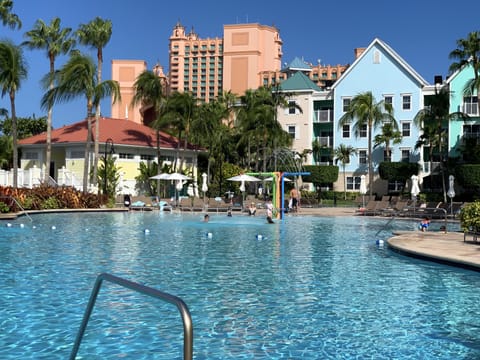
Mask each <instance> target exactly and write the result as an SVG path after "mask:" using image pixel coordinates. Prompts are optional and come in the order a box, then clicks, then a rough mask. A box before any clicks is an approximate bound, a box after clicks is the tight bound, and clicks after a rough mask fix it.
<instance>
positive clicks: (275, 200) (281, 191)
mask: <svg viewBox="0 0 480 360" xmlns="http://www.w3.org/2000/svg"><path fill="white" fill-rule="evenodd" d="M247 175H251V176H262V177H268V176H271V177H272V178H273V179H272V193H271V198H272V204H273V207H274V208H275V209H277V213H276V218H277V219H283V215H284V213H285V210H286V209H285V206H284V204H285V178H286V177H287V176H304V175H310V173H309V172H303V171H302V172H279V171H274V172H257V173H253V172H252V173H250V172H249V173H247Z"/></svg>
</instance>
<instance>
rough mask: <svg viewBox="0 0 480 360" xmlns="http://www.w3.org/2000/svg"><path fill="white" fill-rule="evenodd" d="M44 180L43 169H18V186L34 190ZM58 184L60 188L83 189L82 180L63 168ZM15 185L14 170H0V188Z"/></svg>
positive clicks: (59, 173)
mask: <svg viewBox="0 0 480 360" xmlns="http://www.w3.org/2000/svg"><path fill="white" fill-rule="evenodd" d="M43 178H44V175H43V171H42V169H39V168H37V167H36V166H34V167H33V168H30V169H28V170H23V169H18V174H17V186H18V187H26V188H30V189H31V188H33V187H35V186H38V185H40V184H41V183H42V181H43ZM56 184H57V185H59V186H63V185H65V186H73V187H75V188H77V189H79V190H81V189H82V179H81V178H79V177H78V176H76V175H75V173H74V172H72V171H70V170H67V169H65V167H62V168H61V169H59V170H58V179H57V180H56ZM12 185H13V170H0V186H12Z"/></svg>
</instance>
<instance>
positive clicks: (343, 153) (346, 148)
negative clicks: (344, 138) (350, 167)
mask: <svg viewBox="0 0 480 360" xmlns="http://www.w3.org/2000/svg"><path fill="white" fill-rule="evenodd" d="M356 153H357V150H356V149H355V148H354V147H353V146H351V145H345V144H340V145H339V146H338V147H337V148H336V149H335V150H334V153H333V154H334V157H335V164H338V162H340V163H341V164H342V170H343V195H344V198H345V200H347V178H346V176H345V167H346V165H347V164H349V163H350V157H351V156H352V155H355V154H356Z"/></svg>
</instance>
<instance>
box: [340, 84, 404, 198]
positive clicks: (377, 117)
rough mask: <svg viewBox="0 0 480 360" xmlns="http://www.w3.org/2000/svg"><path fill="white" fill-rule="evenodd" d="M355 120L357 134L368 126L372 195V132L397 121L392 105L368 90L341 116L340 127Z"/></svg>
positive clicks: (369, 173) (352, 102)
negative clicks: (377, 99) (380, 126)
mask: <svg viewBox="0 0 480 360" xmlns="http://www.w3.org/2000/svg"><path fill="white" fill-rule="evenodd" d="M353 121H355V122H354V124H353V132H354V134H355V136H359V134H360V129H361V128H362V127H364V126H365V125H366V126H367V131H368V137H367V142H368V183H369V192H370V197H372V195H373V186H372V185H373V159H372V144H373V139H372V132H373V130H374V129H375V128H376V127H378V126H379V125H383V124H384V123H388V122H395V118H394V117H393V108H392V105H391V104H389V103H386V102H385V101H384V100H381V101H379V102H376V101H375V97H374V96H373V94H372V92H370V91H367V92H364V93H361V94H358V95H357V96H355V97H354V98H353V99H352V100H351V102H350V105H349V107H348V109H347V111H346V113H345V114H344V115H343V116H342V117H341V118H340V121H339V123H338V125H339V128H342V127H343V126H344V125H347V124H350V123H352V122H353Z"/></svg>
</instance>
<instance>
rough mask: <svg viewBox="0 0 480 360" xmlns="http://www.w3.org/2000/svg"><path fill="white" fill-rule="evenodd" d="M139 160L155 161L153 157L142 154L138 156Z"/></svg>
mask: <svg viewBox="0 0 480 360" xmlns="http://www.w3.org/2000/svg"><path fill="white" fill-rule="evenodd" d="M140 160H146V161H152V160H155V156H153V155H145V154H142V155H140Z"/></svg>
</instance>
